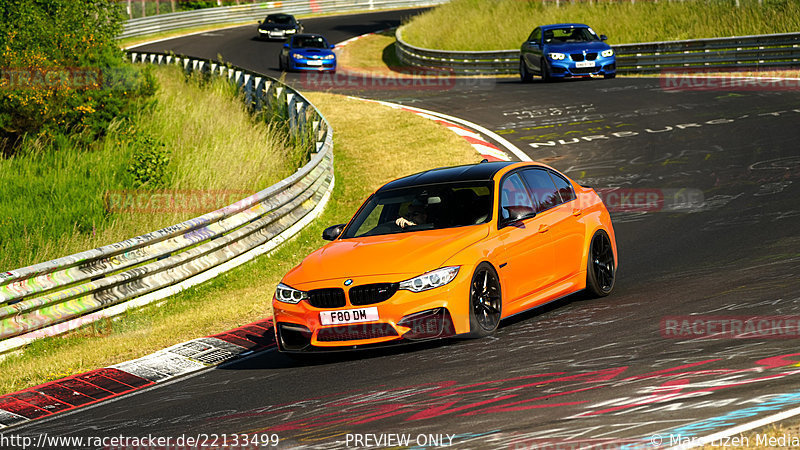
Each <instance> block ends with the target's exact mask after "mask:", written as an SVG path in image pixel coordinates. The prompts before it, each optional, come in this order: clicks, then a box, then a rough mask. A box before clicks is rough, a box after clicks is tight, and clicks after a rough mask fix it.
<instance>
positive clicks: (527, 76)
mask: <svg viewBox="0 0 800 450" xmlns="http://www.w3.org/2000/svg"><path fill="white" fill-rule="evenodd" d="M519 79H520V81H522V82H523V83H530V82H531V81H533V75H531V73H530V72H528V66H526V65H525V60H524V59H523V58H520V59H519Z"/></svg>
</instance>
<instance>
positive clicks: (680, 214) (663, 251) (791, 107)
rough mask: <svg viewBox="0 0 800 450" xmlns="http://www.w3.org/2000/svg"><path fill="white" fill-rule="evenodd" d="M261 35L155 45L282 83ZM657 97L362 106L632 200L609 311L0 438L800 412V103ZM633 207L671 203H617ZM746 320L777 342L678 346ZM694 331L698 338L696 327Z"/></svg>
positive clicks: (499, 434) (590, 309)
mask: <svg viewBox="0 0 800 450" xmlns="http://www.w3.org/2000/svg"><path fill="white" fill-rule="evenodd" d="M403 14H404V13H398V12H384V13H377V14H374V15H361V16H350V17H334V18H322V19H309V20H307V21H305V23H306V29H307V31H309V32H321V33H324V34H326V35H327V36H329V37H330V39H331V41H333V42H339V41H341V40H344V39H347V38H349V37H352V36H354V35H358V34H362V33H365V32H369V31H374V30H377V29H382V28H385V27H386V26H389V25H392V24H396V22H397V19H398V18H399V17H400V16H401V15H403ZM254 31H255V26H253V27H248V28H239V29H231V30H224V31H219V32H213V33H206V34H204V35H199V36H195V37H191V38H181V39H175V40H173V41H170V42H164V43H160V44H153V45H151V46H149V47H148V48H147V49H149V50H164V49H172V50H173V51H175V52H176V53H183V54H188V55H191V56H197V57H212V58H216V57H217V54H221V55H222V57H223V58H224V59H225V60H227V61H230V62H232V63H234V64H237V65H240V66H244V67H247V68H251V69H255V70H260V71H264V72H267V73H271V72H270V70H272V69H274V68H275V67H276V65H277V56H276V55H277V51H278V49H279V44H272V43H263V42H256V41H252V40H251V39H250V38H251V37H252V35H253V34H254ZM290 81H294V82H301V79H300V78H298V76H297V75H292V76H291V77H290ZM663 83H664V81H663V80H659V79H651V78H617V79H615V80H590V81H574V82H563V83H552V84H543V83H538V82H534V83H531V84H528V85H523V84H520V83H519V82H518V81H517V80H514V79H498V80H490V79H489V80H487V79H484V80H480V81H476V82H474V83H472V84H470V83H462V84H454V85H450V86H445V87H442V88H437V89H430V88H429V89H424V90H418V91H415V90H408V89H406V90H391V91H379V90H376V89H374V88H372V87H367V88H365V89H356V90H355V91H356V92H354V93H357V94H359V95H361V96H365V97H372V98H379V99H383V100H391V101H394V102H397V103H404V104H409V105H413V106H418V107H421V108H426V109H431V110H434V111H439V112H443V113H447V114H452V115H455V116H458V117H462V118H465V119H468V120H471V121H474V122H476V123H478V124H480V125H482V126H484V127H487V128H489V129H491V130H494V131H496V132H498V133H500V134H502V135H503V136H504V137H505V138H507V139H509V140H510V141H511V142H513V143H514V144H516V145H517V146H519V147H520V148H521V149H523V150H524V151H525V152H526V153H528V154H529V155H530V156H531V157H532V158H533V159H535V160H540V161H546V162H549V163H550V164H551V165H552V166H554V167H556V168H557V169H560V170H562V171H565V172H566V173H567V174H569V175H570V176H571V177H573V178H574V179H577V180H578V181H580V182H581V183H582V184H586V185H591V186H593V187H595V188H597V189H609V188H618V189H617V191H616V193H617V194H622V195H616V197H615V196H614V195H613V194H612V195H611V196H610V197H607V199H608V201H609V203H614V202H617V203H616V204H611V205H610V206H611V207H612V208H613V209H615V210H616V211H615V212H614V215H613V217H614V222H615V229H616V232H617V242H618V246H619V254H620V264H621V265H620V268H619V272H618V284H617V287H616V290H615V292H614V293H613V294H612V295H611V296H610V297H607V298H604V299H599V300H582V299H578V298H567V299H564V300H562V301H559V302H557V303H555V304H551V305H548V306H546V307H544V308H540V309H538V310H535V311H532V312H529V313H526V314H524V315H520V316H517V317H514V318H512V319H510V320H507V321H505V322H504V323H503V324H501V328H500V329H499V330H498V332H497V333H496V334H495V335H493V336H491V337H489V338H486V339H481V340H460V339H454V340H449V341H442V342H437V343H434V344H426V345H419V346H413V347H403V348H397V349H391V350H385V351H380V352H369V353H357V354H352V355H338V356H335V357H326V358H324V359H319V360H312V361H309V362H307V363H296V362H294V361H293V360H291V359H289V358H287V357H285V356H283V355H280V354H278V353H276V352H274V351H270V352H266V353H262V354H258V355H256V356H254V357H251V358H249V359H246V360H242V361H239V362H234V363H232V364H228V365H224V366H222V367H219V368H217V369H214V370H209V371H207V372H203V373H201V374H199V375H196V376H192V377H189V378H186V379H181V380H178V381H177V382H174V383H170V384H166V385H162V386H159V387H156V388H154V389H151V390H147V391H144V392H140V393H137V394H135V395H131V396H128V397H124V398H121V399H119V400H117V401H113V402H109V403H104V404H100V405H98V406H95V407H92V408H89V409H85V410H79V411H77V412H75V413H71V414H65V415H61V416H56V417H54V418H52V419H48V420H43V421H39V422H33V423H31V424H29V425H27V426H23V427H18V428H16V429H12V430H6V431H7V432H9V431H13V432H14V433H16V434H21V435H28V436H38V435H39V434H40V433H47V434H48V435H49V436H83V437H89V436H94V437H97V436H106V437H110V436H129V437H131V436H146V435H148V434H150V435H153V436H164V437H172V439H173V440H172V441H171V442H172V443H173V444H174V443H175V442H176V439H178V438H179V437H181V436H183V437H184V438H185V437H187V436H200V437H201V439H202V438H203V436H204V435H205V436H208V439H209V440H208V441H207V443H211V441H210V439H213V435H214V434H216V435H218V436H217V442H216V443H217V445H218V446H222V444H223V441H222V438H223V437H225V438H227V439H228V442H227V443H228V444H230V443H231V440H232V435H234V434H241V433H247V434H249V435H250V436H251V437H252V436H255V437H257V438H258V439H266V438H264V437H263V436H266V437H267V438H268V437H269V436H270V435H273V436H274V437H276V438H278V439H279V444H278V446H279V447H280V448H301V447H308V448H342V447H347V446H350V447H352V446H358V445H356V444H361V445H360V446H366V447H378V446H386V445H385V444H391V445H392V446H397V441H386V440H384V441H380V442H376V441H367V440H366V439H368V437H367V436H366V435H367V434H374V435H375V436H371V437H369V438H370V439H371V438H375V439H389V438H390V437H391V436H389V434H392V433H394V434H398V435H399V436H395V437H392V438H393V439H394V438H396V437H399V438H408V439H409V442H408V446H411V447H414V446H419V447H433V446H434V445H433V444H435V443H440V442H443V443H444V444H452V446H453V447H455V448H533V447H535V446H543V445H550V444H562V445H565V444H569V443H580V445H582V446H596V447H599V448H610V447H617V446H625V445H630V446H632V447H651V446H666V445H669V444H676V443H680V442H683V441H680V442H679V441H677V439H678V438H679V437H680V438H682V439H690V438H692V437H697V436H705V435H709V434H711V433H713V432H717V431H720V430H723V429H726V428H730V427H731V426H734V425H737V424H742V423H746V422H750V421H752V420H755V419H758V418H762V417H765V416H768V415H771V414H774V413H776V412H778V411H781V410H788V409H791V408H795V407H797V406H798V404H800V348H798V345H797V343H798V341H797V338H798V335H797V327H796V322H794V324H795V326H794V328H793V330H794V335H793V336H791V335H777V338H776V330H774V329H772V327H773V326H777V327H781V326H784V327H788V328H787V329H789V328H791V327H792V323H793V322H792V319H794V320H796V319H797V318H798V317H800V293H798V292H800V281H798V280H799V278H798V267H800V264H798V263H799V262H800V233H799V231H800V225H798V224H800V220H798V219H799V218H800V206H798V203H797V202H798V199H800V183H798V177H800V152H799V151H798V142H800V127H798V125H800V91H799V90H798V89H797V88H796V87H795V88H794V89H788V90H787V89H779V88H775V87H774V86H773V87H769V86H762V87H760V88H756V89H750V90H731V89H718V90H706V91H685V90H677V91H676V90H667V89H664V84H663ZM614 133H616V134H614ZM600 136H604V137H600ZM531 144H536V145H531ZM443 151H446V149H443ZM635 193H639V194H640V195H644V198H645V199H647V198H660V199H661V200H660V202H656V203H655V204H651V203H644V204H641V203H639V204H636V205H631V204H626V203H624V201H623V202H622V203H619V202H620V199H621V198H622V199H635V198H636V197H633V196H632V195H633V194H635ZM625 195H627V196H628V197H625ZM647 195H651V196H652V195H655V196H656V197H647ZM658 196H660V197H658ZM626 206H628V207H629V208H628V209H629V210H627V211H626V210H624V209H625V207H626ZM748 317H759V318H764V317H767V318H770V319H780V320H783V322H772V321H768V322H766V325H763V323H762V324H761V328H762V330H761V331H764V332H765V333H766V334H759V333H758V330H756V332H755V333H753V334H751V335H750V337H749V338H737V339H733V338H730V337H729V336H717V338H708V336H707V335H706V338H698V337H694V338H693V337H692V335H688V336H687V335H686V333H692V332H694V331H697V330H699V331H701V332H702V331H707V330H709V328H708V325H707V324H708V322H707V321H708V320H710V319H713V318H717V319H720V318H725V319H724V320H727V322H724V321H723V322H719V323H720V324H721V323H726V324H729V325H730V324H732V323H734V322H732V321H731V320H736V319H746V318H748ZM698 319H703V320H706V322H704V325H702V326H698V325H697V324H698V323H700V322H698ZM671 320H674V322H671ZM684 320H686V322H685V324H684ZM676 324H677V325H676ZM686 324H688V328H687V327H685V326H684V325H686ZM771 329H772V331H770V330H771ZM716 331H721V329H720V328H719V327H718V328H717V329H716ZM767 335H769V336H770V337H767ZM348 435H349V436H348ZM356 438H361V439H362V440H361V441H356V440H355V439H356ZM450 438H452V440H450ZM434 439H443V441H438V440H437V441H434ZM273 442H274V441H273ZM752 444H756V443H755V442H751V445H752ZM561 448H564V447H561Z"/></svg>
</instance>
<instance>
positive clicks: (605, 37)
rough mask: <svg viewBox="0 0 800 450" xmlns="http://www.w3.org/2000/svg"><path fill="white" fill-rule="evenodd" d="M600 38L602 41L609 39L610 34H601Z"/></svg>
mask: <svg viewBox="0 0 800 450" xmlns="http://www.w3.org/2000/svg"><path fill="white" fill-rule="evenodd" d="M600 40H601V41H607V40H608V36H606V35H605V34H601V35H600Z"/></svg>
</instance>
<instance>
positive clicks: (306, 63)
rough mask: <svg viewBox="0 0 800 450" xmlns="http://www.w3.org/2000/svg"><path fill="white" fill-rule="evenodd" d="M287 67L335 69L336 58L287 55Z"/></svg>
mask: <svg viewBox="0 0 800 450" xmlns="http://www.w3.org/2000/svg"><path fill="white" fill-rule="evenodd" d="M289 69H291V70H318V71H334V70H336V59H335V58H334V59H295V58H293V57H291V56H290V57H289Z"/></svg>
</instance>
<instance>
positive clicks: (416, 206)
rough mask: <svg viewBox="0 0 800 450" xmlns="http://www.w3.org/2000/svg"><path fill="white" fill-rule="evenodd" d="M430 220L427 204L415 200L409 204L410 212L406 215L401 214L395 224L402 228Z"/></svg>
mask: <svg viewBox="0 0 800 450" xmlns="http://www.w3.org/2000/svg"><path fill="white" fill-rule="evenodd" d="M427 220H428V211H427V210H426V208H425V206H424V205H423V204H422V203H421V202H418V201H417V200H414V201H413V202H411V204H410V205H408V212H407V213H406V217H403V216H400V217H398V218H397V220H395V222H394V223H395V224H397V226H398V227H400V228H406V227H413V226H416V225H419V224H422V223H426V222H427Z"/></svg>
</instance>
